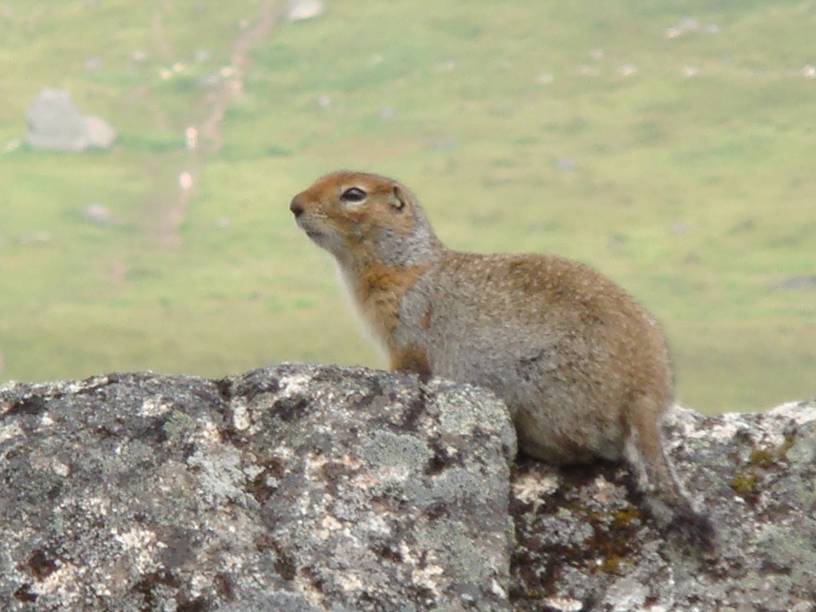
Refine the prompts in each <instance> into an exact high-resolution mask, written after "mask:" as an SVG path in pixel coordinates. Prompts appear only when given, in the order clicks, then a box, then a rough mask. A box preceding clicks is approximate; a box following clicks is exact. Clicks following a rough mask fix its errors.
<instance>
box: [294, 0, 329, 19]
mask: <svg viewBox="0 0 816 612" xmlns="http://www.w3.org/2000/svg"><path fill="white" fill-rule="evenodd" d="M323 11H325V6H324V5H323V1H322V0H289V8H288V10H287V13H286V16H287V18H288V19H289V21H303V20H304V19H313V18H315V17H320V15H322V14H323Z"/></svg>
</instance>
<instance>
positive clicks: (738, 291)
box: [0, 0, 816, 413]
mask: <svg viewBox="0 0 816 612" xmlns="http://www.w3.org/2000/svg"><path fill="white" fill-rule="evenodd" d="M814 32H816V2H813V1H808V2H802V1H768V0H765V1H761V2H760V1H753V0H741V1H740V2H733V1H723V0H720V1H710V0H705V1H703V0H663V1H654V0H650V1H649V0H628V1H619V2H602V3H599V2H589V1H578V2H569V3H567V2H556V1H537V2H520V1H519V2H512V1H511V2H501V3H499V2H493V1H488V0H446V1H445V2H417V1H416V0H390V1H389V2H363V1H361V0H325V1H324V2H318V1H317V0H302V1H300V2H286V0H277V1H275V0H272V1H266V0H232V1H231V2H216V1H215V0H175V1H174V0H143V1H140V2H136V1H133V0H43V1H40V2H31V1H30V0H0V69H1V70H0V74H2V76H1V77H0V101H2V103H1V104H0V185H1V186H2V188H0V381H7V380H11V379H16V380H41V379H53V378H69V377H70V378H73V377H84V376H88V375H90V374H93V373H101V372H107V371H113V370H141V369H152V370H156V371H161V372H184V373H191V374H199V375H206V376H220V375H224V374H228V373H234V372H239V371H242V370H245V369H249V368H253V367H259V366H263V365H268V364H272V363H276V362H279V361H284V360H286V361H318V362H324V363H328V362H337V363H341V364H364V365H369V366H378V367H381V366H383V363H382V362H381V361H380V359H379V357H378V355H377V354H376V353H375V352H374V351H373V350H372V349H371V347H370V346H369V345H368V343H367V342H366V340H365V338H364V336H363V334H361V333H360V331H359V329H358V327H357V323H356V321H355V319H354V317H352V316H351V315H350V314H349V313H347V312H346V310H347V308H346V304H345V298H344V296H343V295H342V293H341V290H340V288H339V286H338V283H337V282H336V278H335V272H334V266H333V264H332V262H331V261H330V260H329V258H328V256H327V255H326V254H324V253H323V252H322V251H320V250H319V249H317V248H316V247H315V246H314V245H313V244H311V243H310V242H309V241H308V240H307V239H306V238H305V237H304V236H303V235H302V234H301V232H299V231H298V230H297V228H296V226H295V225H294V223H293V222H292V219H291V215H290V213H289V210H288V203H289V200H290V198H291V196H292V195H293V194H294V193H296V192H298V191H300V190H302V189H304V188H305V187H306V186H308V185H309V184H310V183H311V182H312V181H313V180H314V179H315V178H316V177H317V176H318V175H320V174H323V173H325V172H328V171H331V170H334V169H337V168H351V169H361V170H370V171H374V172H379V173H384V174H388V175H392V176H395V177H396V178H399V179H401V180H402V181H404V182H405V183H406V184H407V185H409V186H410V187H411V188H412V189H413V190H414V191H415V192H416V193H417V194H418V195H419V197H420V199H421V200H422V201H423V203H424V204H425V207H426V208H427V210H428V212H429V215H430V217H431V219H432V221H433V222H434V224H435V226H436V229H437V232H438V234H439V235H440V237H441V238H442V239H443V240H444V241H445V242H446V243H447V245H448V246H450V247H452V248H456V249H462V250H472V251H479V252H491V251H517V252H518V251H535V252H550V253H558V254H561V255H564V256H567V257H570V258H574V259H577V260H580V261H583V262H586V263H589V264H590V265H592V266H594V267H596V268H597V269H599V270H601V271H602V272H603V273H605V274H607V275H608V276H610V277H611V278H613V279H614V280H616V281H617V282H618V283H620V284H621V285H623V286H624V287H626V288H627V289H628V290H629V291H630V292H631V293H633V294H634V295H635V296H637V297H638V299H640V300H641V301H642V302H643V303H644V304H645V305H647V306H648V307H649V308H650V309H651V310H652V311H653V312H654V313H655V314H656V315H657V317H658V318H659V319H660V320H661V321H662V323H663V325H664V327H665V329H666V331H667V333H668V336H669V339H670V343H671V345H672V349H673V354H674V359H675V362H676V367H677V386H678V395H679V399H680V400H681V401H682V402H683V403H684V404H686V405H690V406H692V407H695V408H697V409H699V410H702V411H704V412H708V413H714V412H720V411H723V410H740V411H743V410H755V409H762V408H767V407H769V406H771V405H774V404H778V403H781V402H783V401H787V400H794V399H804V398H806V397H812V396H814V395H815V394H816V238H814V236H815V235H816V169H814V158H815V157H816V155H815V154H816V120H815V119H814V113H813V111H814V101H815V100H816V44H814V42H816V38H814Z"/></svg>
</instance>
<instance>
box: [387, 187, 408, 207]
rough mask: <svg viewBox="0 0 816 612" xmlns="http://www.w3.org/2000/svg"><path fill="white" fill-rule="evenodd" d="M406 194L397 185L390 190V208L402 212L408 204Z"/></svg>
mask: <svg viewBox="0 0 816 612" xmlns="http://www.w3.org/2000/svg"><path fill="white" fill-rule="evenodd" d="M408 199H409V198H408V194H407V193H405V191H403V190H402V188H401V187H400V186H399V185H394V186H393V187H392V188H391V206H393V207H394V208H396V209H397V210H402V209H403V208H405V206H406V205H407V204H408Z"/></svg>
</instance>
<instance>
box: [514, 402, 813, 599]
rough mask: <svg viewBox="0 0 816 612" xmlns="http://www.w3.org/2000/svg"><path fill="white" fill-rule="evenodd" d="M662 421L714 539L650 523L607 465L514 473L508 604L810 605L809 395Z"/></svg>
mask: <svg viewBox="0 0 816 612" xmlns="http://www.w3.org/2000/svg"><path fill="white" fill-rule="evenodd" d="M665 433H666V438H667V442H668V444H669V449H670V455H671V456H672V458H673V461H674V465H675V467H676V471H677V473H678V475H680V477H681V479H682V480H684V481H685V482H686V483H687V485H688V489H689V490H690V491H691V492H692V493H693V496H694V497H696V498H697V499H698V501H699V503H700V505H701V506H702V507H703V508H705V509H706V510H707V512H708V514H709V516H710V517H711V518H712V520H713V522H714V524H715V525H716V527H717V529H718V541H717V543H716V546H715V550H713V551H712V552H705V551H702V550H699V549H696V548H695V547H694V546H693V545H692V544H691V542H690V541H689V540H687V539H686V538H684V535H683V534H678V533H672V532H669V533H660V532H659V531H658V530H657V529H656V527H655V525H654V523H653V522H652V521H651V519H650V518H649V517H648V516H646V515H645V513H644V512H643V510H642V506H641V505H639V504H638V500H637V497H638V496H637V495H632V494H628V492H629V490H630V489H631V487H630V486H629V478H628V473H627V471H626V470H625V469H624V468H622V467H620V466H614V465H596V466H587V467H574V468H569V469H560V470H557V469H554V468H551V467H548V466H546V465H542V464H540V463H535V462H533V461H529V460H525V459H522V460H520V461H519V462H518V465H517V466H516V468H515V470H514V474H513V486H512V496H511V497H512V501H511V512H512V514H513V517H514V519H515V524H516V539H517V543H516V549H515V552H514V555H513V568H512V573H513V588H512V590H511V598H512V599H513V603H514V608H515V609H516V610H542V609H545V610H596V609H597V610H615V611H624V610H653V611H655V612H657V611H659V610H678V611H680V610H701V611H703V610H734V611H737V610H739V611H742V610H745V611H748V610H778V611H780V612H781V611H789V610H797V611H799V612H806V611H812V610H816V606H815V605H814V602H816V402H800V403H793V404H787V405H784V406H780V407H779V408H776V409H774V410H771V411H769V412H767V413H764V414H736V413H732V414H725V415H722V416H717V417H709V418H706V417H703V416H701V415H699V414H697V413H694V412H692V411H689V410H684V409H681V408H677V409H675V410H673V411H672V412H671V413H670V415H669V418H668V419H667V423H666V427H665Z"/></svg>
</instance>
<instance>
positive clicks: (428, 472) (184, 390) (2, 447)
mask: <svg viewBox="0 0 816 612" xmlns="http://www.w3.org/2000/svg"><path fill="white" fill-rule="evenodd" d="M665 436H666V442H667V448H668V450H669V453H670V455H671V457H672V460H673V463H674V465H675V467H676V470H677V473H678V475H679V476H680V479H681V480H682V481H683V482H684V483H685V484H686V486H687V488H688V490H689V492H690V493H691V495H692V496H693V497H695V498H696V499H697V501H698V503H699V505H700V506H701V507H702V508H704V509H705V511H706V513H707V514H708V515H709V516H710V517H711V519H712V521H713V522H714V524H715V525H716V527H717V531H718V540H717V543H716V547H715V549H714V550H713V551H708V552H706V551H701V550H697V549H695V548H694V546H693V545H691V543H690V540H688V539H686V538H685V537H684V534H683V533H682V532H680V533H678V532H676V531H667V532H661V531H660V530H659V529H658V528H657V527H656V525H655V523H654V522H653V521H652V519H651V517H650V516H649V514H648V512H647V511H646V510H645V507H644V504H643V503H642V499H640V497H639V494H638V493H637V492H636V491H634V490H633V487H632V486H631V478H630V475H629V473H628V470H627V468H626V467H625V466H623V465H613V464H605V463H598V464H593V465H585V466H575V467H567V468H555V467H552V466H548V465H545V464H542V463H539V462H536V461H532V460H530V459H526V458H524V457H521V458H518V459H514V458H515V452H516V446H515V444H516V443H515V435H514V431H513V428H512V425H511V423H510V419H509V416H508V414H507V410H506V408H505V407H504V405H503V404H502V403H501V402H500V401H498V400H497V399H496V398H495V396H493V395H492V394H491V393H489V392H487V391H484V390H481V389H477V388H474V387H470V386H467V385H458V384H455V383H452V382H450V381H443V380H430V381H425V380H420V379H419V378H417V377H415V376H407V375H398V374H389V373H386V372H378V371H372V370H366V369H361V368H337V367H321V366H308V365H288V364H284V365H281V366H278V367H274V368H269V369H263V370H255V371H252V372H249V373H247V374H244V375H241V376H236V377H232V378H228V379H223V380H205V379H200V378H193V377H182V376H160V375H155V374H112V375H108V376H97V377H93V378H90V379H87V380H84V381H72V382H55V383H48V384H38V385H28V384H19V383H18V384H9V385H6V386H3V387H0V479H2V483H3V486H2V487H0V601H3V602H4V605H5V606H6V608H8V609H11V610H26V609H123V610H131V609H134V610H135V609H151V610H152V609H157V610H216V609H218V610H287V611H288V610H295V611H297V610H302V611H307V610H325V609H333V610H426V609H441V610H469V609H473V610H510V609H513V610H574V611H579V610H604V611H607V610H653V611H655V612H656V611H657V610H691V609H698V610H708V609H720V610H729V609H732V610H737V609H744V608H740V605H742V604H743V603H748V602H750V605H752V606H754V607H755V608H756V609H762V610H780V611H781V610H785V611H787V610H793V611H796V612H805V611H807V610H812V609H813V602H814V601H816V572H814V569H813V568H815V567H816V552H815V551H816V519H815V518H814V516H816V403H814V402H810V403H808V402H800V403H793V404H787V405H785V406H782V407H780V408H777V409H774V410H771V411H769V412H767V413H764V414H727V415H722V416H718V417H703V416H701V415H699V414H696V413H694V412H691V411H688V410H684V409H681V408H677V409H675V410H673V411H671V412H670V414H669V418H668V419H667V422H666V426H665Z"/></svg>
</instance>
